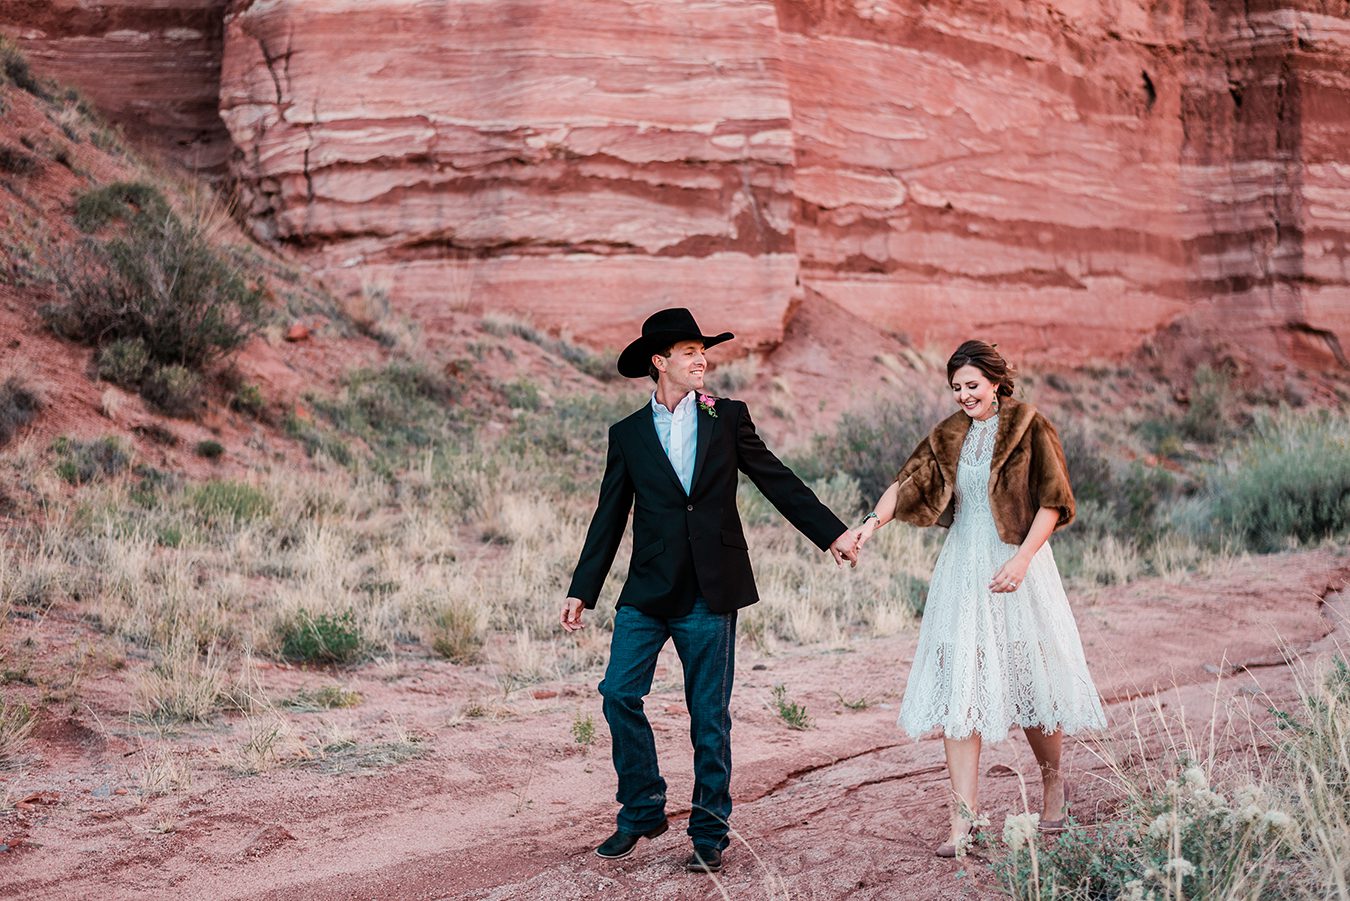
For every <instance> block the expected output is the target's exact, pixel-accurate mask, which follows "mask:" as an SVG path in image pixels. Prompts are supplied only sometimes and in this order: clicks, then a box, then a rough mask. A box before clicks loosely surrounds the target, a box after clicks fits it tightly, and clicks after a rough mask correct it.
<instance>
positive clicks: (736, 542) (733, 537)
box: [722, 529, 750, 551]
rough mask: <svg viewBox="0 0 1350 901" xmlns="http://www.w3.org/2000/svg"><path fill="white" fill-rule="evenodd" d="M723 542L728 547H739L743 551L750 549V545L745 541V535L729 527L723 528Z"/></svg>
mask: <svg viewBox="0 0 1350 901" xmlns="http://www.w3.org/2000/svg"><path fill="white" fill-rule="evenodd" d="M722 543H723V544H725V545H726V546H727V547H738V548H740V549H741V550H743V551H748V550H750V545H748V544H746V543H745V536H744V535H741V534H740V533H738V532H732V531H730V530H728V529H723V530H722Z"/></svg>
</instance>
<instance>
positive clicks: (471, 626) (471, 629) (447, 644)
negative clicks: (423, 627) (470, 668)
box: [430, 603, 487, 663]
mask: <svg viewBox="0 0 1350 901" xmlns="http://www.w3.org/2000/svg"><path fill="white" fill-rule="evenodd" d="M486 626H487V623H486V622H485V617H484V616H483V615H482V612H481V611H480V610H479V609H478V608H476V607H471V606H469V605H468V604H463V603H452V604H449V605H447V606H444V607H442V608H441V609H439V610H437V611H436V612H435V614H434V615H433V616H432V619H431V635H430V639H431V649H432V650H433V651H435V652H436V653H437V654H439V655H440V656H442V657H444V658H445V659H446V660H449V661H450V662H451V663H473V662H475V661H476V660H477V659H478V657H479V654H480V653H481V651H482V649H483V636H484V634H485V633H486Z"/></svg>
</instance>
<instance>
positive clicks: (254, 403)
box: [230, 384, 267, 419]
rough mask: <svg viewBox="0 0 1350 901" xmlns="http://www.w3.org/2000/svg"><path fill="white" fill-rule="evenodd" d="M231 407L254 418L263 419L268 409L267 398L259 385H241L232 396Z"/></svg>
mask: <svg viewBox="0 0 1350 901" xmlns="http://www.w3.org/2000/svg"><path fill="white" fill-rule="evenodd" d="M230 409H231V410H237V411H238V412H240V413H243V414H245V415H247V416H252V417H253V418H254V419H261V418H262V415H263V412H264V411H265V410H266V409H267V400H266V398H264V397H263V393H262V389H261V388H259V387H258V386H257V385H251V384H245V385H240V386H239V388H238V390H236V391H235V392H234V397H232V398H230Z"/></svg>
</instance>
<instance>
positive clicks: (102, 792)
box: [90, 782, 112, 798]
mask: <svg viewBox="0 0 1350 901" xmlns="http://www.w3.org/2000/svg"><path fill="white" fill-rule="evenodd" d="M90 794H92V795H93V796H94V797H95V798H111V797H112V786H111V785H108V784H107V783H106V782H105V783H104V784H103V785H100V786H99V787H98V788H96V789H94V790H93V791H92V792H91V793H90Z"/></svg>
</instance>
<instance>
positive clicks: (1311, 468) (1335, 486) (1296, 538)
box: [1205, 414, 1350, 552]
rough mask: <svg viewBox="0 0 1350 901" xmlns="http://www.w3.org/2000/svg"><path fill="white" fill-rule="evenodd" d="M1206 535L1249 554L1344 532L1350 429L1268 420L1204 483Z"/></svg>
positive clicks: (1308, 420)
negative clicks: (1233, 542) (1228, 539)
mask: <svg viewBox="0 0 1350 901" xmlns="http://www.w3.org/2000/svg"><path fill="white" fill-rule="evenodd" d="M1205 496H1206V499H1207V501H1208V503H1209V507H1210V512H1211V522H1212V528H1213V530H1214V531H1215V532H1216V533H1217V536H1216V535H1215V534H1213V533H1212V534H1211V537H1221V536H1222V535H1225V534H1228V535H1234V536H1236V537H1238V538H1239V539H1240V540H1241V541H1242V542H1243V543H1244V544H1245V545H1246V546H1247V547H1248V548H1249V549H1251V550H1254V551H1262V552H1265V551H1274V550H1279V549H1281V548H1284V547H1286V546H1288V545H1289V544H1290V543H1291V542H1310V541H1318V540H1321V539H1323V538H1336V537H1341V536H1344V535H1346V534H1347V533H1350V424H1347V422H1346V420H1345V419H1344V417H1333V416H1330V415H1318V416H1311V417H1297V416H1294V415H1292V414H1285V415H1283V416H1278V417H1273V418H1271V419H1269V420H1267V421H1266V422H1264V423H1262V424H1261V425H1259V426H1258V427H1257V428H1256V429H1255V430H1254V431H1253V433H1252V435H1251V437H1250V439H1249V440H1247V441H1246V442H1244V443H1242V444H1240V445H1238V446H1237V447H1235V448H1234V449H1233V450H1232V451H1231V452H1230V454H1229V457H1228V459H1227V460H1226V461H1225V462H1224V463H1223V464H1221V465H1219V466H1216V467H1214V468H1213V469H1212V470H1211V471H1210V472H1209V474H1208V478H1207V479H1206V482H1205Z"/></svg>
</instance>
